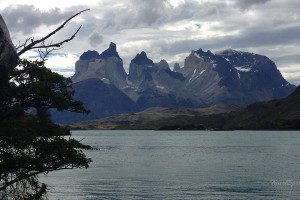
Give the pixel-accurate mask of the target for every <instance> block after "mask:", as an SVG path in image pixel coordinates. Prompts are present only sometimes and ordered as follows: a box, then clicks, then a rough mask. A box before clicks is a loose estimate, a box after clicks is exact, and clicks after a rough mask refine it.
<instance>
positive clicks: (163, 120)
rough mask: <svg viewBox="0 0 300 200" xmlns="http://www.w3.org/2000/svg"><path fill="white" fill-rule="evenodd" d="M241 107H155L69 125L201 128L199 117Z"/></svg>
mask: <svg viewBox="0 0 300 200" xmlns="http://www.w3.org/2000/svg"><path fill="white" fill-rule="evenodd" d="M241 108H243V106H242V105H228V104H218V105H215V106H211V107H208V108H199V109H192V108H183V107H181V108H178V107H156V108H149V109H147V110H144V111H142V112H138V113H131V114H120V115H115V116H111V117H107V118H103V119H99V120H91V121H85V122H78V123H75V124H71V125H70V126H69V128H71V129H86V130H110V129H149V130H158V129H163V128H166V127H193V126H199V127H201V123H198V118H199V117H204V116H208V115H212V114H219V113H228V112H232V111H238V110H240V109H241Z"/></svg>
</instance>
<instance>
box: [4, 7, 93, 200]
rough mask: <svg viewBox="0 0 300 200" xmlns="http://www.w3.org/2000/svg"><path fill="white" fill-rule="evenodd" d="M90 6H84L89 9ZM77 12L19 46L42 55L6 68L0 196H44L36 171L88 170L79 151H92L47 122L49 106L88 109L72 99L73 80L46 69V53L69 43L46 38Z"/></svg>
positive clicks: (58, 108)
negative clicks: (55, 26) (47, 41)
mask: <svg viewBox="0 0 300 200" xmlns="http://www.w3.org/2000/svg"><path fill="white" fill-rule="evenodd" d="M87 10H88V9H87ZM87 10H83V11H80V12H78V13H76V14H75V15H73V16H72V17H70V18H69V19H67V20H66V21H65V22H64V23H63V24H62V25H61V26H59V27H58V28H57V29H55V30H54V31H52V32H51V33H50V34H48V35H47V36H45V37H43V38H41V39H39V40H34V39H28V40H26V41H25V42H24V43H23V44H21V45H19V46H18V47H17V49H18V55H21V54H23V53H25V52H26V51H29V50H32V49H38V50H39V52H40V56H41V59H40V60H36V61H29V60H26V59H25V60H24V59H23V60H19V61H18V63H19V64H18V67H15V68H14V69H13V70H10V71H8V70H7V71H6V72H7V73H8V74H6V76H4V77H10V78H9V80H7V81H6V82H4V81H3V82H1V86H0V88H1V94H0V199H44V198H46V193H47V186H46V185H45V184H43V183H40V181H39V178H38V175H39V174H42V173H49V172H52V171H57V170H63V169H73V168H87V167H88V166H89V163H90V162H91V159H89V158H87V157H86V156H85V154H84V152H83V150H87V149H92V147H90V146H88V145H83V144H82V143H81V142H79V141H77V140H75V139H72V138H71V137H69V138H66V137H65V136H64V135H66V134H69V133H70V132H69V130H67V129H65V128H64V127H61V126H59V125H56V124H54V123H53V122H52V121H51V120H50V118H49V117H50V114H49V109H57V110H59V111H63V110H68V111H72V112H80V113H88V111H87V110H86V109H85V108H84V107H83V104H82V103H81V102H79V101H76V100H74V99H73V95H74V93H73V91H72V87H71V80H70V79H67V78H64V77H63V76H61V75H59V74H57V73H54V72H52V71H51V70H50V69H47V68H46V67H45V62H46V61H47V56H48V55H49V53H50V52H52V51H55V50H57V48H61V46H62V45H63V44H64V43H66V42H69V41H71V40H72V39H73V38H74V37H75V36H76V34H77V33H78V31H79V30H80V28H81V26H80V27H79V28H78V29H77V30H76V32H75V33H74V34H73V35H72V36H71V37H70V38H69V39H66V40H63V41H60V42H56V43H53V42H50V43H46V40H47V39H49V38H50V37H51V36H53V35H55V34H56V33H57V32H58V31H59V30H61V29H62V28H63V27H64V26H65V24H66V23H68V22H69V21H70V20H71V19H73V18H74V17H76V16H77V15H79V14H81V13H82V12H85V11H87Z"/></svg>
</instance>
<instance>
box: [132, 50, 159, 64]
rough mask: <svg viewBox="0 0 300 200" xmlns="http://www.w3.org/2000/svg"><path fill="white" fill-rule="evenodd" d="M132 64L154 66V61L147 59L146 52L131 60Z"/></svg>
mask: <svg viewBox="0 0 300 200" xmlns="http://www.w3.org/2000/svg"><path fill="white" fill-rule="evenodd" d="M131 62H132V63H135V64H137V65H148V66H149V65H150V66H153V65H154V63H153V61H152V60H151V59H149V58H148V57H147V54H146V52H145V51H142V52H141V53H139V54H137V55H136V56H135V58H134V59H132V60H131Z"/></svg>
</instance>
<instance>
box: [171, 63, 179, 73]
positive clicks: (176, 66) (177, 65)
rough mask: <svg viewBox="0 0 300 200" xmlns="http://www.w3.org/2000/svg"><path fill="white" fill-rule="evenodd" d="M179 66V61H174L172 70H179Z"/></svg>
mask: <svg viewBox="0 0 300 200" xmlns="http://www.w3.org/2000/svg"><path fill="white" fill-rule="evenodd" d="M180 68H181V67H180V65H179V63H175V64H174V66H173V71H174V72H177V71H179V70H180Z"/></svg>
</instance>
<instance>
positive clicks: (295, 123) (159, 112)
mask: <svg viewBox="0 0 300 200" xmlns="http://www.w3.org/2000/svg"><path fill="white" fill-rule="evenodd" d="M299 102H300V86H299V87H298V88H297V89H296V90H295V91H294V92H293V93H292V94H291V95H289V96H288V97H286V98H283V99H280V100H272V101H269V102H261V103H255V104H251V105H249V106H247V107H246V108H244V109H241V108H242V107H241V106H237V105H226V104H219V105H217V106H213V107H209V108H204V109H186V108H181V109H178V108H154V109H149V110H146V111H144V112H141V113H136V114H130V115H118V116H113V117H109V118H105V119H102V120H95V121H88V122H82V123H77V124H73V125H72V126H70V127H71V128H72V129H151V130H161V129H192V130H193V129H209V130H300V103H299Z"/></svg>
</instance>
